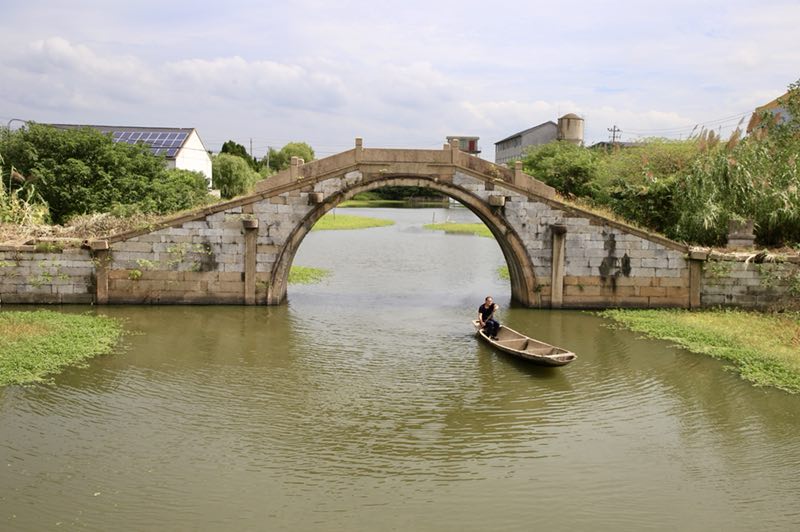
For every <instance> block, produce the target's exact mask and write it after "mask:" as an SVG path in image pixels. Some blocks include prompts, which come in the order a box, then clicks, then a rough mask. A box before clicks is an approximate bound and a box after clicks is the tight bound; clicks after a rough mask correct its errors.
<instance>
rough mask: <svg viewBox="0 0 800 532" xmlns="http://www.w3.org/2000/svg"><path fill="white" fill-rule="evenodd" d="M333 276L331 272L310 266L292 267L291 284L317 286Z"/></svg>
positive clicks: (290, 272)
mask: <svg viewBox="0 0 800 532" xmlns="http://www.w3.org/2000/svg"><path fill="white" fill-rule="evenodd" d="M330 274H331V272H330V270H326V269H323V268H311V267H309V266H292V268H291V269H290V270H289V284H316V283H319V282H320V281H322V280H323V279H325V278H326V277H327V276H329V275H330Z"/></svg>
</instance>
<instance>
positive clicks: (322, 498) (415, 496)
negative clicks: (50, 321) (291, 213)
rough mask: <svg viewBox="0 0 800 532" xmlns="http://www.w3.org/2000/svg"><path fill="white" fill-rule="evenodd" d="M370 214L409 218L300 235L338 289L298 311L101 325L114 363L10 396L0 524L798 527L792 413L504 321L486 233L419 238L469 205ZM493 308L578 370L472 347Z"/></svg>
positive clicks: (588, 317) (129, 315)
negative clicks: (566, 353) (112, 335)
mask: <svg viewBox="0 0 800 532" xmlns="http://www.w3.org/2000/svg"><path fill="white" fill-rule="evenodd" d="M337 212H349V213H355V214H359V213H361V214H365V211H363V210H359V211H353V210H347V211H346V210H344V209H339V210H338V211H337ZM369 215H370V216H378V217H386V218H391V219H394V220H396V221H397V224H396V225H394V226H391V227H384V228H376V229H368V230H362V231H352V232H331V231H328V232H314V233H311V234H310V235H309V236H308V237H307V238H306V241H305V242H304V243H303V245H302V246H301V249H300V252H299V253H298V256H297V258H296V263H297V264H300V265H304V266H316V267H324V268H329V269H331V271H332V272H333V273H332V276H331V277H330V278H328V279H327V280H326V281H325V282H323V283H322V284H320V285H316V286H290V288H289V302H288V304H287V305H285V306H281V307H272V308H264V307H259V308H245V307H107V308H102V309H100V311H102V312H104V313H108V314H111V315H115V316H119V317H122V318H124V319H125V321H126V326H127V328H128V329H129V330H131V331H135V332H136V334H133V335H130V336H128V337H126V339H125V342H124V344H125V345H124V346H123V347H122V348H121V349H120V350H119V352H118V353H117V354H116V355H115V356H110V357H104V358H100V359H96V360H94V361H92V362H91V363H90V364H89V365H88V367H85V368H74V369H70V370H68V371H66V372H65V373H64V374H62V375H59V376H57V377H56V378H55V379H54V382H53V384H52V385H36V386H27V387H7V388H4V389H2V390H0V435H1V436H0V466H1V467H2V473H1V474H0V529H8V530H30V531H34V530H35V531H38V530H49V529H55V528H68V529H86V530H221V529H231V530H236V529H243V530H488V529H491V530H532V529H541V530H567V529H569V530H587V529H591V530H644V529H646V530H674V529H681V530H709V529H724V530H753V529H775V530H793V529H797V528H798V527H800V504H798V501H799V500H800V436H799V435H798V430H797V428H798V426H800V414H799V413H800V398H798V397H794V396H790V395H787V394H785V393H782V392H778V391H774V390H763V389H758V388H754V387H752V386H751V385H749V384H747V383H745V382H743V381H741V380H739V379H738V378H737V377H736V376H735V374H733V373H731V372H729V371H725V370H724V368H723V365H722V364H721V363H719V362H717V361H714V360H711V359H708V358H704V357H701V356H697V355H692V354H690V353H687V352H686V351H683V350H681V349H675V348H670V347H669V346H668V345H667V344H665V343H663V342H659V341H653V340H644V339H640V338H638V337H637V336H636V335H635V334H634V333H630V332H627V331H620V330H615V329H612V328H609V327H608V322H606V321H604V320H602V319H600V318H597V317H595V316H593V315H592V314H589V313H582V312H573V311H558V312H553V311H546V310H536V309H522V308H513V307H511V306H510V305H509V298H510V289H509V286H508V282H507V281H500V280H499V279H497V277H496V273H495V270H496V268H497V267H498V266H500V265H502V264H503V258H502V255H501V253H500V250H499V247H498V246H497V244H496V243H495V242H494V241H493V240H491V239H488V238H480V237H472V236H463V235H444V234H442V233H439V232H430V231H426V230H423V229H421V226H422V225H423V224H424V223H430V222H432V221H436V222H440V221H443V220H444V219H445V218H447V217H450V218H451V219H457V220H463V221H469V220H470V219H472V215H471V214H470V213H469V212H467V211H465V210H457V209H450V210H446V209H402V210H401V209H375V210H370V211H369ZM434 217H435V219H434ZM488 294H491V295H493V296H494V297H495V299H496V300H497V301H498V302H499V303H500V305H501V306H502V312H501V314H500V317H501V320H502V321H503V322H505V323H507V324H508V325H510V326H511V327H513V328H515V329H517V330H520V331H524V332H526V333H528V334H531V335H532V336H535V337H537V338H540V339H542V340H545V341H548V342H551V343H554V344H557V345H561V346H564V347H568V348H569V349H572V350H574V351H575V352H576V353H577V354H578V355H579V359H578V360H577V361H576V362H574V363H573V364H571V365H569V366H566V367H564V368H539V367H536V366H531V365H529V364H527V363H524V362H522V361H517V360H516V359H512V358H509V357H507V356H506V355H503V354H501V353H497V352H495V351H493V350H492V349H490V348H488V347H487V346H485V345H483V344H481V343H478V342H477V341H476V340H475V338H474V336H473V334H472V332H473V331H472V330H471V325H470V323H469V321H470V320H471V319H472V317H473V314H475V313H476V311H477V307H478V305H479V304H480V303H481V301H482V299H483V297H484V296H485V295H488ZM4 308H8V307H4ZM62 310H63V311H64V312H86V311H87V310H88V311H94V309H90V308H88V307H63V309H62Z"/></svg>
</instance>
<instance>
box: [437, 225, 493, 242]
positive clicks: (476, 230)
mask: <svg viewBox="0 0 800 532" xmlns="http://www.w3.org/2000/svg"><path fill="white" fill-rule="evenodd" d="M422 227H423V228H424V229H430V230H432V231H444V232H445V233H447V234H453V235H476V236H483V237H487V238H494V237H493V236H492V232H491V231H489V228H488V227H486V226H485V225H484V224H482V223H457V222H444V223H438V224H425V225H423V226H422Z"/></svg>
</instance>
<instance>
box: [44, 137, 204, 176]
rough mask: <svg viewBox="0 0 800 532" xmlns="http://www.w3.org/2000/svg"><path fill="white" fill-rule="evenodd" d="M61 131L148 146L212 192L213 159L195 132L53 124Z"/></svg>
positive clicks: (169, 164)
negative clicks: (86, 131)
mask: <svg viewBox="0 0 800 532" xmlns="http://www.w3.org/2000/svg"><path fill="white" fill-rule="evenodd" d="M50 125H51V126H53V127H56V128H59V129H79V128H82V127H90V128H92V129H96V130H98V131H100V132H102V133H106V134H110V135H111V138H112V139H113V140H114V142H125V143H127V144H138V143H142V144H146V145H147V146H149V147H150V151H151V152H153V154H154V155H163V156H164V157H165V158H166V165H167V167H168V168H179V169H181V170H193V171H195V172H200V173H202V174H203V175H205V176H206V181H207V182H208V186H209V188H211V156H210V155H209V154H208V150H207V149H206V147H205V145H204V144H203V141H202V140H201V139H200V135H198V134H197V130H196V129H194V128H191V127H189V128H173V127H134V126H95V125H89V124H85V125H81V124H50Z"/></svg>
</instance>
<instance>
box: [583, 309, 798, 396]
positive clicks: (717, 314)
mask: <svg viewBox="0 0 800 532" xmlns="http://www.w3.org/2000/svg"><path fill="white" fill-rule="evenodd" d="M599 315H600V316H603V317H605V318H609V319H612V320H614V321H615V322H617V323H619V324H621V325H622V326H624V327H626V328H628V329H631V330H633V331H636V332H641V333H644V334H645V335H647V336H648V337H651V338H657V339H660V340H667V341H670V342H673V343H675V344H677V345H679V346H681V347H684V348H686V349H688V350H689V351H692V352H694V353H700V354H706V355H710V356H712V357H714V358H718V359H721V360H725V361H728V362H731V363H732V364H733V366H734V367H735V368H736V370H737V371H738V373H739V374H740V375H741V377H742V378H743V379H745V380H748V381H750V382H752V383H753V384H755V385H756V386H772V387H775V388H779V389H781V390H784V391H786V392H789V393H793V394H798V393H800V313H798V312H791V313H790V312H787V313H783V314H775V313H772V314H765V313H758V312H746V311H740V310H728V309H715V310H704V311H686V310H677V309H667V310H606V311H603V312H600V313H599Z"/></svg>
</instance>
